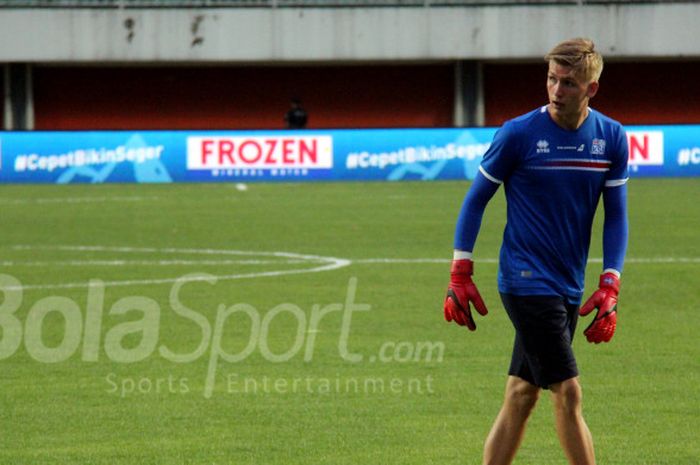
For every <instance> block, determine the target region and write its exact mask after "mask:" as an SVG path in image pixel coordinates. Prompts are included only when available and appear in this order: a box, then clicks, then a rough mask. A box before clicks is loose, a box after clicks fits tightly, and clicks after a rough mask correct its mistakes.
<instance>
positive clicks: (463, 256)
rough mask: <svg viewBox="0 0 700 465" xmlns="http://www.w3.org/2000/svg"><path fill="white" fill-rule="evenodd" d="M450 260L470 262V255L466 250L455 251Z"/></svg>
mask: <svg viewBox="0 0 700 465" xmlns="http://www.w3.org/2000/svg"><path fill="white" fill-rule="evenodd" d="M452 259H453V260H471V259H472V253H471V252H467V251H466V250H457V249H455V251H454V254H453V255H452Z"/></svg>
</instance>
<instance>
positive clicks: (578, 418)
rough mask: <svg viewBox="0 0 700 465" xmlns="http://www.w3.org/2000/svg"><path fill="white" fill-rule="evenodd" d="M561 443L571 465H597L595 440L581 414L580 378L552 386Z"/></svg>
mask: <svg viewBox="0 0 700 465" xmlns="http://www.w3.org/2000/svg"><path fill="white" fill-rule="evenodd" d="M550 389H551V390H552V400H553V401H554V415H555V417H556V422H557V433H558V434H559V442H560V443H561V446H562V448H563V449H564V453H565V454H566V457H567V458H568V459H569V463H570V464H571V465H595V453H594V452H593V438H592V437H591V432H590V430H589V429H588V425H586V422H585V421H584V419H583V415H582V413H581V400H582V392H581V385H580V384H579V382H578V377H575V378H570V379H567V380H566V381H562V382H561V383H555V384H552V385H551V386H550Z"/></svg>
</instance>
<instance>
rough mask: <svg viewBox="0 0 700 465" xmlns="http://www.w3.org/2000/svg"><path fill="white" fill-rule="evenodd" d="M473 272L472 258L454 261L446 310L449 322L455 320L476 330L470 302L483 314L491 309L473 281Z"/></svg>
mask: <svg viewBox="0 0 700 465" xmlns="http://www.w3.org/2000/svg"><path fill="white" fill-rule="evenodd" d="M472 274H474V262H472V261H471V260H468V259H462V260H453V261H452V269H451V270H450V287H448V288H447V297H445V305H444V310H445V320H447V321H448V322H449V321H452V320H454V321H455V322H456V323H457V324H458V325H460V326H466V327H467V328H469V329H470V330H471V331H474V330H475V329H476V323H474V319H473V318H472V312H471V310H470V308H469V303H470V302H471V303H472V305H474V308H475V309H476V311H477V312H479V313H480V314H481V315H486V314H487V313H488V312H489V311H488V310H487V309H486V305H484V301H483V300H482V299H481V296H480V295H479V291H478V290H477V288H476V285H475V284H474V282H473V281H472Z"/></svg>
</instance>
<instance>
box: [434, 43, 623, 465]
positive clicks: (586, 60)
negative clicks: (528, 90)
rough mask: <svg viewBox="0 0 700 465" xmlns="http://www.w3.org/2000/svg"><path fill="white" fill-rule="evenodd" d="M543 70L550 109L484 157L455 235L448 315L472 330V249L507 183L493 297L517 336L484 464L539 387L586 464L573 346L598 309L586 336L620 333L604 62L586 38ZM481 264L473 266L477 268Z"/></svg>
mask: <svg viewBox="0 0 700 465" xmlns="http://www.w3.org/2000/svg"><path fill="white" fill-rule="evenodd" d="M545 61H547V62H548V63H549V68H548V73H547V93H548V96H549V104H548V105H545V106H543V107H541V108H538V109H536V110H534V111H532V112H530V113H527V114H525V115H522V116H520V117H518V118H515V119H513V120H510V121H508V122H506V123H505V124H504V125H503V127H501V128H500V129H499V130H498V131H497V133H496V135H495V136H494V140H493V142H492V144H491V146H490V148H489V150H488V151H487V153H486V154H485V155H484V159H483V161H482V163H481V166H480V168H479V173H478V174H477V176H476V179H475V180H474V182H473V184H472V186H471V188H470V189H469V192H468V193H467V195H466V198H465V200H464V204H463V206H462V209H461V212H460V214H459V218H458V221H457V228H456V233H455V251H454V261H453V262H452V270H451V281H450V286H449V289H448V291H447V297H446V299H445V304H444V312H445V318H446V319H447V321H455V322H456V323H457V324H459V325H462V326H467V327H468V328H469V329H470V330H474V329H476V325H475V322H474V319H473V316H472V313H471V310H470V306H473V307H474V308H475V309H476V311H477V312H479V313H480V314H481V315H486V313H487V309H486V306H485V305H484V302H483V300H482V299H481V297H480V295H479V292H478V290H477V288H476V286H475V285H474V283H473V282H472V279H471V276H472V273H473V271H474V265H473V262H472V250H473V247H474V243H475V241H476V236H477V234H478V231H479V227H480V224H481V218H482V215H483V212H484V209H485V207H486V204H487V203H488V201H489V200H490V199H491V197H492V196H493V195H494V193H495V192H496V190H497V189H498V186H500V185H501V184H503V185H504V188H505V195H506V202H507V205H508V212H507V224H506V227H505V232H504V234H503V244H502V246H501V252H500V259H499V270H498V290H499V292H500V294H501V300H502V302H503V305H504V307H505V309H506V312H507V313H508V316H509V317H510V319H511V321H512V323H513V326H514V328H515V342H514V347H513V354H512V359H511V363H510V368H509V370H508V375H509V376H508V379H507V383H506V389H505V399H504V402H503V406H502V408H501V410H500V412H499V414H498V416H497V418H496V420H495V423H494V425H493V427H492V428H491V432H490V433H489V435H488V437H487V439H486V443H485V445H484V458H483V460H484V461H483V463H484V464H485V465H500V464H510V463H511V462H512V461H513V458H514V457H515V453H516V451H517V448H518V446H519V444H520V442H521V440H522V438H523V434H524V431H525V424H526V422H527V419H528V417H529V415H530V413H531V411H532V409H533V408H534V406H535V403H536V402H537V399H538V396H539V393H540V391H541V390H542V389H549V390H551V393H552V398H553V401H554V410H555V418H556V428H557V433H558V436H559V441H560V443H561V446H562V448H563V449H564V452H565V454H566V457H567V459H568V460H569V463H570V464H572V465H593V464H595V455H594V450H593V441H592V439H591V433H590V431H589V429H588V426H587V425H586V422H585V421H584V419H583V417H582V414H581V386H580V384H579V379H578V369H577V367H576V359H575V358H574V354H573V351H572V347H571V341H572V338H573V335H574V330H575V327H576V320H577V317H578V315H579V313H580V314H581V315H588V314H589V313H592V312H593V310H597V311H596V312H595V315H594V316H593V319H592V322H591V323H590V325H589V326H588V328H587V329H586V330H585V331H584V335H585V336H586V338H587V339H588V341H590V342H594V343H596V344H597V343H600V342H608V341H610V338H612V336H613V333H614V331H615V325H616V321H617V320H616V318H617V314H616V309H617V295H618V292H619V289H620V273H621V272H622V264H623V260H624V254H625V249H626V246H627V211H626V208H627V207H626V181H627V138H626V135H625V132H624V129H623V128H622V126H621V125H620V124H619V123H618V122H616V121H614V120H612V119H610V118H608V117H606V116H604V115H603V114H601V113H599V112H597V111H596V110H593V109H592V108H590V107H589V106H588V102H589V100H590V99H591V98H592V97H593V96H595V94H596V92H597V91H598V86H599V84H598V78H599V77H600V74H601V72H602V69H603V59H602V57H601V55H600V54H599V53H598V52H597V51H596V50H595V46H594V44H593V42H591V41H590V40H587V39H571V40H567V41H564V42H562V43H560V44H558V45H556V46H555V47H554V48H553V49H552V50H551V51H550V52H549V53H548V54H547V55H546V56H545ZM601 196H602V198H603V206H604V209H605V221H604V226H603V255H604V258H603V271H602V274H601V276H600V282H599V289H598V290H597V291H596V292H595V293H594V294H593V295H592V296H591V297H590V298H589V299H588V300H587V301H586V302H585V303H584V305H583V306H581V307H580V308H579V304H580V303H581V298H582V295H583V286H584V272H585V267H586V261H587V259H588V249H589V245H590V239H591V226H592V223H593V216H594V214H595V210H596V208H597V206H598V202H599V199H600V197H601ZM477 261H478V260H477Z"/></svg>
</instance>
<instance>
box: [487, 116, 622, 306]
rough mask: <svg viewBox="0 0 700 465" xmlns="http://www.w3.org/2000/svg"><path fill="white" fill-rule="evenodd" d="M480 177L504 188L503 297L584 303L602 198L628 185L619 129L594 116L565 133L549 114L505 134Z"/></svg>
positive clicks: (523, 120) (524, 119) (509, 127)
mask: <svg viewBox="0 0 700 465" xmlns="http://www.w3.org/2000/svg"><path fill="white" fill-rule="evenodd" d="M480 171H481V173H482V174H483V175H484V176H485V177H486V178H487V179H489V180H490V181H492V182H495V183H498V184H501V183H502V184H504V186H505V194H506V200H507V205H508V207H507V208H508V212H507V224H506V228H505V232H504V235H503V245H502V247H501V252H500V260H499V273H498V288H499V291H501V292H504V293H511V294H516V295H550V294H555V295H562V296H565V297H567V298H568V300H569V301H571V302H579V301H580V299H581V295H582V294H583V286H584V272H585V266H586V261H587V259H588V250H589V247H590V240H591V227H592V224H593V217H594V214H595V210H596V207H597V206H598V202H599V200H600V196H601V193H602V192H603V189H604V188H606V187H618V186H622V185H623V184H625V182H626V181H627V137H626V135H625V132H624V129H623V128H622V126H621V125H620V123H618V122H616V121H614V120H612V119H610V118H608V117H606V116H604V115H603V114H601V113H599V112H597V111H595V110H593V109H590V111H589V114H588V117H587V118H586V120H585V121H584V122H583V124H582V125H581V126H580V127H579V128H578V129H576V130H573V131H572V130H566V129H564V128H562V127H560V126H558V125H557V124H556V123H555V122H554V121H553V120H552V118H551V116H550V115H549V112H548V111H547V107H546V106H544V107H542V108H539V109H537V110H535V111H532V112H530V113H527V114H525V115H523V116H520V117H518V118H515V119H513V120H510V121H508V122H506V123H505V124H504V125H503V127H502V128H501V129H499V130H498V132H497V133H496V135H495V136H494V140H493V143H492V144H491V146H490V148H489V150H488V151H487V152H486V154H485V155H484V160H483V161H482V163H481V167H480Z"/></svg>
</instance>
